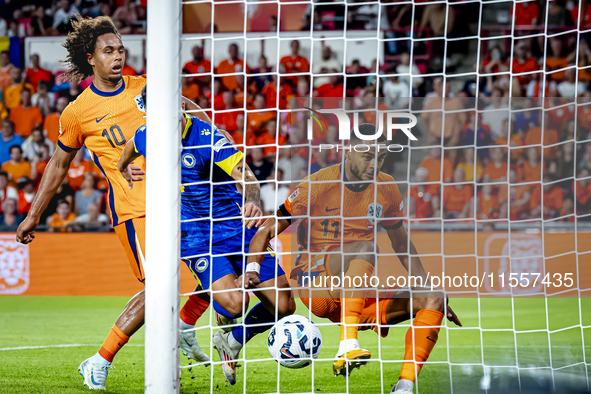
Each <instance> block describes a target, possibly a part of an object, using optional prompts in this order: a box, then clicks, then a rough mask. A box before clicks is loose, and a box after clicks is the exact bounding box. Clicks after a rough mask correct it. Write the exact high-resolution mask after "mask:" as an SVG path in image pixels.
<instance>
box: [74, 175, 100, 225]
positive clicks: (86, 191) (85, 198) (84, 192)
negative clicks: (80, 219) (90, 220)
mask: <svg viewBox="0 0 591 394" xmlns="http://www.w3.org/2000/svg"><path fill="white" fill-rule="evenodd" d="M94 183H95V178H94V174H93V173H92V172H87V173H85V174H84V181H82V186H81V187H80V190H78V191H77V192H76V194H75V195H74V200H75V201H76V204H75V205H76V208H75V212H76V215H77V216H80V215H84V214H86V213H88V207H89V206H90V205H93V204H94V205H97V206H99V207H100V205H101V201H102V199H103V194H102V193H101V192H99V191H98V190H96V189H95V188H94Z"/></svg>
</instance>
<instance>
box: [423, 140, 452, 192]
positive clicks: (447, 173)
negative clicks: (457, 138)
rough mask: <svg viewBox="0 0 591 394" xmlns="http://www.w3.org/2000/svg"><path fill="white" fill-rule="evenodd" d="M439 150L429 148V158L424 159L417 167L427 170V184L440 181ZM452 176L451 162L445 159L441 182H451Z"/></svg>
mask: <svg viewBox="0 0 591 394" xmlns="http://www.w3.org/2000/svg"><path fill="white" fill-rule="evenodd" d="M441 150H442V149H441V148H431V151H430V155H429V157H427V158H425V159H424V160H423V161H422V162H421V165H420V166H419V167H420V168H424V169H425V170H427V174H428V176H427V178H428V180H429V182H440V181H441ZM453 176H454V165H453V162H452V161H451V160H450V159H448V158H447V157H446V158H445V159H444V160H443V182H445V183H447V182H451V181H452V178H453Z"/></svg>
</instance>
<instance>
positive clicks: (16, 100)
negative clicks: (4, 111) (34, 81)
mask: <svg viewBox="0 0 591 394" xmlns="http://www.w3.org/2000/svg"><path fill="white" fill-rule="evenodd" d="M24 87H26V88H27V89H29V90H30V91H31V92H34V91H35V89H33V85H31V84H30V83H25V84H24ZM21 90H23V84H22V83H19V84H18V85H10V86H9V87H7V88H6V89H5V90H4V104H5V105H6V107H7V108H8V109H13V108H16V107H18V106H19V104H20V103H21Z"/></svg>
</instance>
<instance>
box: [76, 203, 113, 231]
mask: <svg viewBox="0 0 591 394" xmlns="http://www.w3.org/2000/svg"><path fill="white" fill-rule="evenodd" d="M74 222H75V223H76V224H79V225H82V226H83V230H84V231H88V230H91V229H94V228H96V227H102V226H107V225H108V224H109V217H108V216H107V215H105V214H104V213H101V211H100V209H99V205H97V204H90V205H88V209H87V212H86V213H85V214H83V215H79V216H78V217H77V218H76V220H74ZM80 231H82V229H81V230H80Z"/></svg>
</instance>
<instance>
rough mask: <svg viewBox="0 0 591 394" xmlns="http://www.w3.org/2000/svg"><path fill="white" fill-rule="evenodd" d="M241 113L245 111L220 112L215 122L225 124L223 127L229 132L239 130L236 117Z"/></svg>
mask: <svg viewBox="0 0 591 394" xmlns="http://www.w3.org/2000/svg"><path fill="white" fill-rule="evenodd" d="M240 114H244V111H242V110H238V111H231V112H218V113H216V114H215V119H214V120H213V121H214V123H215V124H221V125H223V126H224V127H223V129H224V130H226V131H227V132H228V133H233V132H234V131H236V130H238V126H237V125H236V119H237V118H238V115H240ZM240 131H243V130H240Z"/></svg>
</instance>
